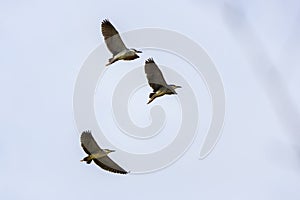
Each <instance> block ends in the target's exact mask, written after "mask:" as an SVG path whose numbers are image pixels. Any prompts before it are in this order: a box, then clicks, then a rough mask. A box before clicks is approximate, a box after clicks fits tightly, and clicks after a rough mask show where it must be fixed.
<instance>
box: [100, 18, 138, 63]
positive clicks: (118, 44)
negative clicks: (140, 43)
mask: <svg viewBox="0 0 300 200" xmlns="http://www.w3.org/2000/svg"><path fill="white" fill-rule="evenodd" d="M101 31H102V35H103V36H104V40H105V43H106V46H107V48H108V50H109V51H110V52H111V53H112V54H113V56H112V58H110V59H109V60H108V63H107V64H106V66H108V65H111V64H113V63H114V62H116V61H118V60H134V59H137V58H139V56H138V54H137V53H142V51H138V50H136V49H133V48H130V49H128V48H127V47H126V46H125V44H124V42H123V41H122V39H121V36H120V35H119V33H118V31H117V30H116V29H115V27H114V26H113V25H112V24H111V23H110V21H109V20H108V19H105V20H103V21H102V24H101Z"/></svg>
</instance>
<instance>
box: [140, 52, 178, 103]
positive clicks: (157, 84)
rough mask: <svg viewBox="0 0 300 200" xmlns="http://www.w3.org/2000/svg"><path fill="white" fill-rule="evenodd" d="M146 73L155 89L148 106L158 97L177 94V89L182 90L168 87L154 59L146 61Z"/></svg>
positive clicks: (172, 86) (173, 86)
mask: <svg viewBox="0 0 300 200" xmlns="http://www.w3.org/2000/svg"><path fill="white" fill-rule="evenodd" d="M145 73H146V74H147V79H148V83H149V85H150V87H152V89H153V92H152V93H150V95H149V98H150V99H149V101H148V103H147V104H149V103H151V102H152V101H153V100H154V99H155V98H156V97H160V96H163V95H165V94H168V95H171V94H177V93H176V91H175V89H176V88H181V86H177V85H168V84H167V83H166V81H165V79H164V77H163V74H162V73H161V71H160V70H159V68H158V66H157V65H156V64H155V62H154V60H153V58H149V59H148V60H146V61H145Z"/></svg>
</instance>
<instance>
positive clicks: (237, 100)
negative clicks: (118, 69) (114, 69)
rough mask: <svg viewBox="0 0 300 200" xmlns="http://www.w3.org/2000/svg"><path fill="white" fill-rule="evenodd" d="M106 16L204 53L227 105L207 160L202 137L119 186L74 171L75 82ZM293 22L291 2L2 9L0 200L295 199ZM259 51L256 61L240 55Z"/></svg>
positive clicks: (299, 50) (298, 12)
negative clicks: (182, 40)
mask: <svg viewBox="0 0 300 200" xmlns="http://www.w3.org/2000/svg"><path fill="white" fill-rule="evenodd" d="M231 12H232V13H231ZM232 16H233V17H232ZM105 18H109V19H110V20H111V21H112V22H113V23H114V24H115V25H116V27H117V28H118V29H119V30H120V32H125V31H129V30H132V29H137V28H144V27H159V28H165V29H170V30H175V31H177V32H179V33H181V34H184V35H186V36H188V37H190V38H191V39H193V40H194V41H196V42H197V43H199V44H200V45H201V46H202V47H203V48H204V49H206V51H207V53H208V54H209V56H210V57H211V58H212V59H213V61H214V62H215V64H216V66H217V68H218V70H219V73H220V74H221V77H222V79H223V82H224V87H225V93H226V100H227V102H226V121H225V126H224V129H223V135H222V137H221V139H220V141H219V143H218V144H217V146H216V148H215V150H214V151H213V152H212V154H211V155H210V156H209V157H207V158H206V159H205V160H198V157H199V149H200V146H201V144H202V141H201V140H200V139H201V137H200V136H199V137H198V138H197V139H196V140H195V142H194V144H193V145H192V146H191V148H190V149H189V150H188V151H187V152H186V154H185V155H184V156H183V157H182V158H181V159H179V160H178V161H177V162H176V163H174V164H173V165H172V166H170V167H168V168H166V169H164V170H161V171H158V172H156V173H151V174H144V175H130V176H125V177H124V176H117V175H112V174H109V173H107V172H105V171H102V170H100V169H99V168H98V167H96V166H93V165H91V166H87V165H85V164H83V163H80V162H79V160H80V159H81V158H82V157H83V156H84V153H83V151H82V149H81V148H80V145H79V134H78V133H77V130H76V128H75V122H74V117H73V110H72V98H73V91H74V84H75V81H76V77H77V75H78V73H79V70H80V67H81V64H82V63H83V62H84V60H85V59H86V58H87V56H88V55H89V53H90V52H91V51H92V50H94V48H95V47H97V46H98V45H99V44H100V43H101V42H102V41H103V38H102V36H101V35H100V29H99V27H100V21H101V20H103V19H105ZM299 19H300V3H299V2H298V1H296V0H288V1H283V0H275V1H264V2H261V1H259V0H254V1H251V2H250V1H245V0H243V1H229V0H227V1H224V0H214V1H196V0H194V1H192V0H190V1H156V0H154V1H149V2H142V1H137V0H132V1H120V2H119V1H114V0H113V1H103V2H101V1H56V0H54V1H26V2H25V1H9V2H4V1H1V2H0V44H1V48H0V54H1V55H2V56H1V59H0V77H1V78H0V90H1V92H2V98H1V100H0V102H1V104H0V110H1V115H0V120H1V128H2V130H1V131H2V134H0V156H1V171H0V177H1V179H0V180H1V181H0V199H6V200H10V199H12V200H14V199H26V200H27V199H28V200H35V199H45V200H46V199H74V200H75V199H100V198H101V199H107V198H110V199H117V198H118V199H120V198H126V199H129V198H131V199H162V198H166V199H183V198H184V199H207V200H219V199H229V200H234V199H237V200H240V199H243V200H248V199H249V200H250V199H251V200H253V199H256V200H267V199H270V200H277V199H278V200H281V199H289V200H292V199H295V200H297V199H299V198H300V192H299V187H300V166H299V164H300V163H299V155H300V154H299V152H300V148H298V146H297V143H298V142H297V141H299V133H298V132H295V130H299V125H298V124H297V123H296V122H297V121H299V120H300V118H299V115H297V113H299V110H300V105H299V102H300V95H299V86H300V82H299V75H300V69H299V64H300V62H299V55H300V46H299V44H300V38H299ZM243 20H247V23H245V21H243ZM245 24H246V27H245V26H243V25H245ZM248 25H250V27H251V28H249V26H248ZM239 27H242V29H244V30H247V31H244V32H243V31H241V28H239ZM249 30H251V34H250V36H249V35H248V34H247V33H249ZM253 33H255V34H254V35H255V36H256V38H258V39H259V41H260V42H259V43H255V44H259V45H260V46H255V45H253V43H252V41H253V37H252V36H253ZM250 37H251V38H250ZM247 41H249V42H247ZM262 46H263V47H264V51H263V52H264V53H265V54H264V56H265V55H267V57H268V59H267V61H266V59H262V60H263V61H264V62H260V61H262V60H261V59H260V58H259V57H253V55H249V53H248V52H249V51H254V52H260V51H261V48H259V47H262ZM254 55H257V54H255V53H254ZM259 55H260V54H259ZM265 62H268V63H272V64H273V65H272V67H274V68H276V71H277V72H278V73H279V75H280V80H281V83H282V84H283V85H284V87H283V88H284V89H285V92H284V94H285V95H288V96H284V97H283V98H282V94H281V91H282V90H281V89H282V88H280V89H279V88H278V87H273V86H277V85H278V82H277V79H272V74H271V73H270V76H268V71H264V69H265V68H264V67H265ZM260 69H261V70H262V71H260ZM271 72H272V70H271ZM272 81H273V82H272ZM270 91H271V92H270ZM287 97H288V98H287ZM278 99H279V100H278ZM281 99H282V100H281ZM272 100H275V101H272ZM288 102H292V103H293V104H294V105H293V106H294V107H293V109H292V110H287V111H286V110H285V109H284V108H285V106H284V104H289V103H288ZM289 108H290V107H289ZM281 112H282V113H281ZM290 121H292V123H288V122H290ZM292 126H293V127H292Z"/></svg>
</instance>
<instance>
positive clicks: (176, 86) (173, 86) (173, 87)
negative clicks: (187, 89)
mask: <svg viewBox="0 0 300 200" xmlns="http://www.w3.org/2000/svg"><path fill="white" fill-rule="evenodd" d="M170 86H171V88H172V89H173V90H175V89H177V88H182V87H181V86H179V85H170Z"/></svg>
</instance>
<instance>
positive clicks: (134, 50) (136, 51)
mask: <svg viewBox="0 0 300 200" xmlns="http://www.w3.org/2000/svg"><path fill="white" fill-rule="evenodd" d="M130 50H131V51H133V52H134V53H143V52H142V51H139V50H136V49H130Z"/></svg>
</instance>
